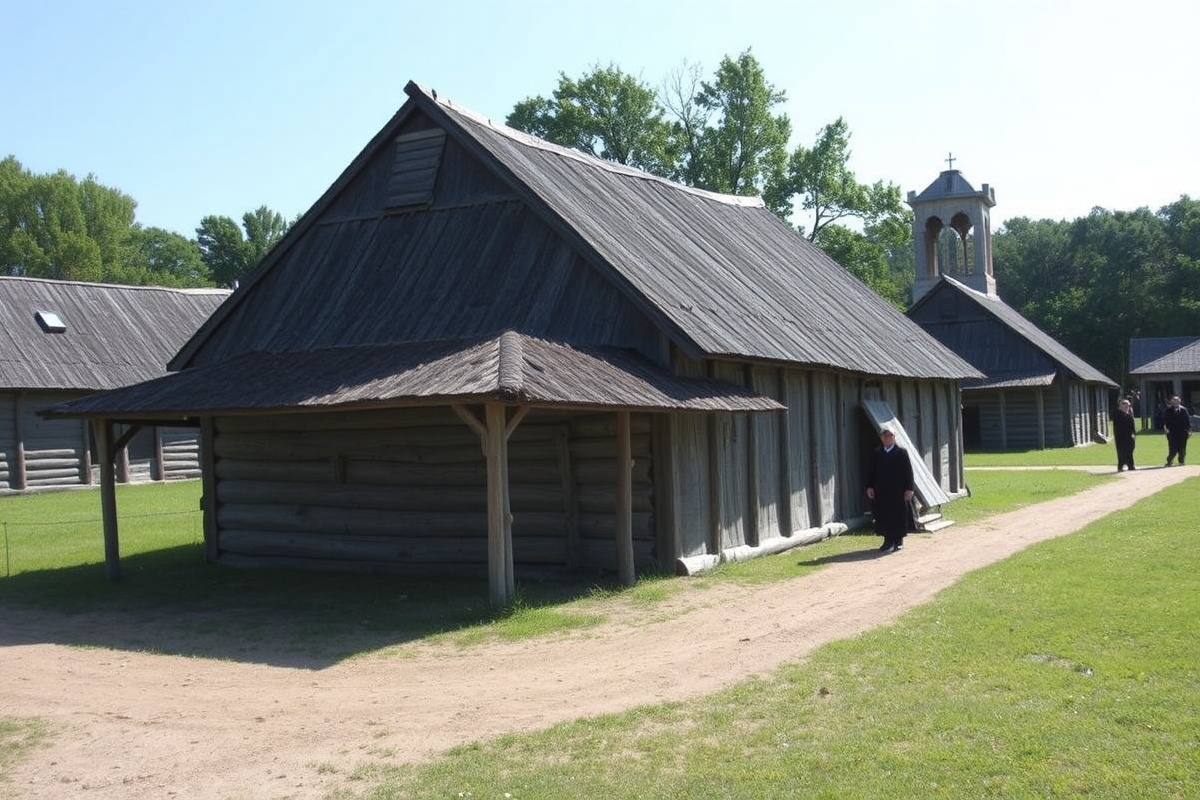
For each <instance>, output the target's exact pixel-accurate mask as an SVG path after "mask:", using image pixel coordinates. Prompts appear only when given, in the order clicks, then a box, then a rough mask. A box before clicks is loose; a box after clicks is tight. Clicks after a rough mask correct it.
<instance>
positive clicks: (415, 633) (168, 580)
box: [0, 545, 598, 669]
mask: <svg viewBox="0 0 1200 800" xmlns="http://www.w3.org/2000/svg"><path fill="white" fill-rule="evenodd" d="M597 586H598V584H597V583H596V582H595V581H585V580H584V579H583V578H582V577H580V576H572V577H564V578H563V579H545V580H538V581H526V580H522V581H521V583H520V585H519V593H520V597H521V605H522V607H524V608H536V607H538V606H543V605H551V604H558V603H563V602H566V601H568V600H571V599H575V598H578V597H583V596H586V595H588V594H590V593H592V592H593V591H594V590H595V588H596V587H597ZM0 605H2V606H3V608H4V612H3V614H4V624H3V625H2V626H0V646H8V645H23V644H37V643H53V644H64V645H72V646H79V647H102V648H107V649H114V650H130V651H144V652H154V653H162V654H168V655H182V656H196V657H202V658H216V659H227V660H233V661H245V662H253V663H262V664H268V665H272V666H281V667H293V668H301V669H322V668H324V667H328V666H330V665H332V664H335V663H337V662H339V661H341V660H343V659H346V658H350V657H353V656H355V655H360V654H364V653H369V652H372V651H376V650H379V649H382V648H386V647H394V646H396V645H402V644H406V643H411V642H415V641H418V640H420V639H423V638H426V637H429V636H432V635H434V634H439V633H448V632H453V631H457V630H462V629H465V628H470V627H473V626H477V625H484V624H487V623H489V622H493V621H495V620H497V619H500V618H502V617H503V616H504V614H505V612H494V611H493V610H492V609H491V608H490V606H489V603H488V585H487V580H486V579H485V578H463V577H447V578H428V577H421V578H414V577H406V576H399V575H393V574H382V573H348V572H317V571H308V570H289V569H269V570H268V569H235V568H230V567H223V566H213V565H209V564H205V563H204V561H203V558H202V548H201V546H199V545H186V546H180V547H173V548H168V549H164V550H158V551H154V552H150V553H143V554H139V555H131V556H123V557H122V559H121V580H119V581H116V582H113V581H109V580H108V579H107V577H106V573H105V569H104V565H103V564H88V565H83V566H78V567H71V568H67V569H59V570H42V571H31V572H24V573H19V574H17V575H14V576H11V577H8V578H3V579H0Z"/></svg>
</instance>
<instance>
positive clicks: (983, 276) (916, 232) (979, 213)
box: [908, 156, 996, 303]
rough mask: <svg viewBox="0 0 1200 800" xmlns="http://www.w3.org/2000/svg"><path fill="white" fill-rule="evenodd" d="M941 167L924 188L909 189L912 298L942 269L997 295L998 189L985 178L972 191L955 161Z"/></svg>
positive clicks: (935, 279) (930, 285)
mask: <svg viewBox="0 0 1200 800" xmlns="http://www.w3.org/2000/svg"><path fill="white" fill-rule="evenodd" d="M946 161H947V163H948V164H949V166H950V167H951V169H947V170H944V171H943V172H942V174H941V175H938V177H937V180H935V181H934V182H933V183H931V184H929V186H928V187H926V189H925V191H923V192H921V193H920V194H917V193H916V192H909V193H908V205H909V206H911V207H912V210H913V247H914V249H915V250H916V260H915V265H916V270H917V274H916V280H915V281H914V282H913V298H912V299H913V302H914V303H915V302H916V301H917V300H919V299H920V298H921V297H922V296H923V295H924V294H925V293H926V292H928V291H929V290H930V289H932V288H933V287H934V285H935V284H936V283H937V282H938V280H940V279H941V277H942V276H943V275H947V276H949V277H951V278H954V279H955V280H957V281H958V282H960V283H963V284H965V285H967V286H969V287H971V288H972V289H974V290H976V291H978V292H982V293H983V294H986V295H990V296H992V297H995V296H996V278H995V275H994V274H993V273H992V223H991V211H990V209H991V207H992V206H994V205H996V195H995V193H994V192H993V191H992V188H991V187H990V186H988V185H987V184H986V183H985V184H984V185H983V189H982V191H978V192H977V191H975V188H974V187H973V186H971V184H969V183H967V181H966V179H965V178H963V176H962V173H961V172H959V171H958V170H956V169H953V166H954V157H953V156H950V157H948V158H947V159H946Z"/></svg>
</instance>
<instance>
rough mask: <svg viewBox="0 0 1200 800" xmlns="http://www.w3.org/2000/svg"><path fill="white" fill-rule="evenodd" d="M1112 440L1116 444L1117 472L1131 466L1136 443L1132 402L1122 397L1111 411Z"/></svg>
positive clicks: (1131, 467) (1132, 467)
mask: <svg viewBox="0 0 1200 800" xmlns="http://www.w3.org/2000/svg"><path fill="white" fill-rule="evenodd" d="M1112 421H1113V442H1114V443H1115V444H1116V446H1117V472H1120V471H1121V470H1123V469H1124V468H1125V467H1129V468H1130V469H1135V467H1134V466H1133V448H1134V445H1136V444H1137V439H1136V438H1135V437H1136V434H1135V432H1134V425H1133V404H1132V403H1130V402H1129V401H1128V400H1126V399H1124V398H1122V399H1121V402H1120V403H1118V404H1117V410H1116V411H1115V412H1114V413H1113V418H1112Z"/></svg>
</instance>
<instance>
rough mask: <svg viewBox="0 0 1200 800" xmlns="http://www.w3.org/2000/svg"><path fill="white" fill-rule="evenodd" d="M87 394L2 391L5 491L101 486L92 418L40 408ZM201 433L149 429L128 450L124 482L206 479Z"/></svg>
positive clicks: (0, 449) (0, 478)
mask: <svg viewBox="0 0 1200 800" xmlns="http://www.w3.org/2000/svg"><path fill="white" fill-rule="evenodd" d="M77 396H79V397H82V396H84V394H83V393H64V392H4V393H0V490H14V491H20V490H23V489H45V488H54V487H63V486H79V485H95V484H97V483H99V480H100V465H99V464H97V463H95V448H94V447H93V446H92V441H91V433H90V431H89V429H88V423H87V421H86V420H79V419H61V418H55V419H44V418H43V417H42V416H40V414H39V412H40V411H42V410H44V409H46V408H49V407H50V406H52V405H55V404H56V403H61V402H63V401H64V400H67V399H70V398H73V397H77ZM199 442H200V437H199V432H198V431H197V430H195V429H192V428H161V429H152V428H147V429H145V430H143V431H141V432H139V433H138V434H137V435H135V436H134V437H133V439H132V440H131V441H130V443H129V447H128V448H127V449H126V450H124V451H122V453H121V457H120V462H119V468H118V474H119V480H120V481H121V482H122V483H142V482H145V481H156V480H182V479H194V478H198V477H200V461H199Z"/></svg>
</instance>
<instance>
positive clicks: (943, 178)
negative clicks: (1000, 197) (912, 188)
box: [908, 169, 996, 208]
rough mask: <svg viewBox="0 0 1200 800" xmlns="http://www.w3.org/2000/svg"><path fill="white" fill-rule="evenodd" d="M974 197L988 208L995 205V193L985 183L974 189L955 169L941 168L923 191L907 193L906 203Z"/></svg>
mask: <svg viewBox="0 0 1200 800" xmlns="http://www.w3.org/2000/svg"><path fill="white" fill-rule="evenodd" d="M966 197H970V198H974V199H978V200H980V201H982V202H983V203H984V204H985V205H987V206H988V207H989V208H990V207H992V206H994V205H996V193H995V192H994V191H992V188H991V187H990V186H988V185H987V184H986V183H985V184H984V185H983V191H982V192H977V191H975V187H974V186H972V185H971V184H970V182H969V181H968V180H967V179H966V178H964V177H963V176H962V172H960V171H959V170H956V169H947V170H942V174H941V175H938V177H937V180H935V181H934V182H933V183H931V184H929V185H928V186H926V187H925V191H923V192H921V193H920V194H917V193H916V192H909V193H908V204H909V205H910V206H912V205H913V204H914V203H928V202H932V201H935V200H950V199H956V198H966Z"/></svg>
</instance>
